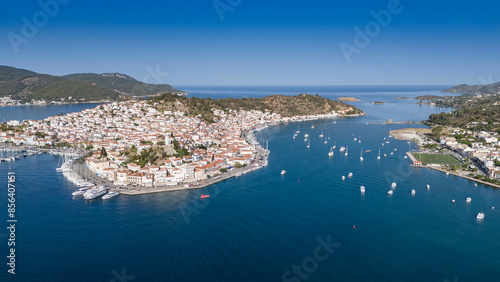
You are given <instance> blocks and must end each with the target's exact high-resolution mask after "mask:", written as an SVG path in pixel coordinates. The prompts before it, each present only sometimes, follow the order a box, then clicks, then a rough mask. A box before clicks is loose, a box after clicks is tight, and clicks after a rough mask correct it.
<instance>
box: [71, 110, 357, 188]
mask: <svg viewBox="0 0 500 282" xmlns="http://www.w3.org/2000/svg"><path fill="white" fill-rule="evenodd" d="M364 115H366V113H362V114H352V115H343V116H331V115H317V116H307V117H303V118H302V119H294V120H286V121H280V122H279V123H276V124H268V125H266V126H264V127H260V128H255V129H252V130H250V131H246V132H247V133H246V137H245V140H247V141H248V142H249V143H250V144H254V145H255V146H256V147H257V150H256V151H257V154H256V156H255V160H256V161H259V158H260V157H261V156H262V157H263V159H262V160H261V161H260V164H259V163H252V164H250V165H255V164H257V166H254V167H249V165H247V166H246V167H243V168H234V169H233V170H231V171H228V172H225V173H223V174H220V175H217V176H215V177H218V178H217V179H214V178H215V177H211V178H207V179H205V180H204V183H200V182H199V181H198V182H196V183H183V184H180V185H170V186H166V187H165V186H160V187H134V186H123V185H122V186H121V185H115V184H114V183H112V182H111V181H109V180H107V179H103V178H102V177H99V176H95V175H94V173H93V172H91V171H90V170H89V169H87V168H86V167H85V165H84V167H83V170H84V171H85V172H84V173H81V174H80V173H79V175H80V176H82V177H84V178H89V176H91V177H92V178H94V179H95V180H94V182H101V183H102V184H103V185H108V186H110V188H111V187H112V188H111V189H115V190H117V191H119V192H120V194H124V195H132V196H133V195H143V194H153V193H162V192H171V191H180V190H191V189H201V188H205V187H207V186H210V185H213V184H216V183H218V182H221V181H224V180H227V179H229V178H232V177H238V176H237V175H236V174H239V173H241V174H242V176H243V175H244V174H247V173H250V172H252V171H256V170H259V169H261V168H264V167H266V166H267V165H268V158H269V154H270V153H271V152H270V151H266V149H265V148H263V147H262V146H261V144H259V143H258V142H257V141H254V142H252V140H250V139H254V140H255V132H256V131H260V130H263V129H265V128H268V127H270V126H273V125H279V124H287V123H292V122H304V121H312V120H319V119H337V118H351V117H360V116H364ZM242 134H245V131H244V132H243V133H242ZM85 174H89V176H87V175H85ZM96 184H97V183H96ZM185 185H189V186H188V187H186V186H185ZM117 187H126V188H122V189H117ZM134 189H135V190H134Z"/></svg>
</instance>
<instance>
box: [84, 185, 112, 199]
mask: <svg viewBox="0 0 500 282" xmlns="http://www.w3.org/2000/svg"><path fill="white" fill-rule="evenodd" d="M106 193H107V191H106V189H104V187H99V188H97V189H90V190H89V191H87V192H85V194H83V197H84V198H85V200H92V199H95V198H98V197H100V196H102V195H104V194H106Z"/></svg>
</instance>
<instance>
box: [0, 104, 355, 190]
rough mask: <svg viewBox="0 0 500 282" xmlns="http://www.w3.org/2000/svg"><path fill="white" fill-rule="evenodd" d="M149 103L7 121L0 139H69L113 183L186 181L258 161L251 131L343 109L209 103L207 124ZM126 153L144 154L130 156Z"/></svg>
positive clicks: (48, 142) (40, 143) (32, 142)
mask: <svg viewBox="0 0 500 282" xmlns="http://www.w3.org/2000/svg"><path fill="white" fill-rule="evenodd" d="M155 106H156V103H153V104H151V103H148V102H147V101H145V100H142V101H126V102H114V103H109V104H103V105H100V106H98V107H96V108H93V109H85V110H83V111H80V112H76V113H70V114H66V115H59V116H52V117H49V118H46V119H44V120H39V121H36V120H25V121H22V122H21V121H9V122H8V123H7V124H8V126H15V127H17V128H22V132H21V131H14V130H7V131H2V132H0V142H12V143H14V144H15V145H27V146H37V147H46V148H47V147H52V146H54V145H56V143H57V144H69V145H70V146H72V147H74V148H79V149H85V150H89V151H91V152H92V153H90V154H88V156H87V157H86V158H85V164H86V167H87V169H88V170H90V171H92V173H95V174H96V175H98V176H100V177H102V178H105V179H106V180H108V181H110V182H112V183H113V184H114V185H117V186H118V185H124V186H125V185H133V186H138V187H157V186H170V185H179V184H185V185H189V183H193V182H198V183H199V182H200V181H203V180H205V179H207V178H211V177H214V176H216V175H219V174H221V173H224V172H226V171H228V170H230V169H232V168H233V167H236V168H240V167H245V166H247V165H249V164H251V163H252V162H257V161H259V160H256V159H255V158H256V157H257V151H258V149H259V143H258V142H257V141H256V140H255V139H254V137H253V134H252V133H251V132H252V131H253V130H259V129H262V128H265V127H267V126H269V125H273V124H278V123H283V122H292V121H300V120H307V119H318V118H331V117H336V116H339V115H341V116H342V115H345V113H346V112H348V111H349V110H350V109H344V110H339V111H332V112H330V113H328V114H324V115H315V116H296V117H281V116H280V115H279V114H276V113H271V112H269V111H265V112H262V111H255V110H252V111H243V110H239V111H236V110H225V111H223V110H218V109H212V112H213V114H214V116H215V117H216V118H215V119H214V120H215V122H214V123H207V122H205V121H203V120H202V119H201V118H200V117H196V116H186V115H185V113H184V112H181V111H163V112H159V111H158V110H157V109H156V107H155ZM260 149H262V148H260ZM132 154H134V155H137V156H146V155H147V156H148V157H147V158H140V159H137V158H136V160H135V161H130V159H131V158H130V157H129V156H131V155H132ZM254 165H255V166H257V165H258V164H254Z"/></svg>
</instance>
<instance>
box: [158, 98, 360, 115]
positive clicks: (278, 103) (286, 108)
mask: <svg viewBox="0 0 500 282" xmlns="http://www.w3.org/2000/svg"><path fill="white" fill-rule="evenodd" d="M150 103H157V107H158V109H159V110H171V111H182V112H186V113H187V114H190V115H201V116H202V117H203V118H204V119H205V120H207V121H212V120H213V117H214V115H213V113H212V111H211V109H213V108H215V109H223V110H225V109H231V110H247V111H250V110H260V111H266V110H268V111H271V112H273V113H278V114H280V115H281V116H283V117H292V116H304V115H317V114H327V113H330V112H332V111H344V112H345V114H363V112H362V111H361V110H360V109H358V108H356V107H354V106H352V105H349V104H346V103H343V102H339V101H334V100H330V99H327V98H323V97H321V96H319V95H308V94H300V95H296V96H285V95H271V96H266V97H263V98H242V99H239V98H226V99H217V100H212V99H210V98H205V99H202V98H196V97H190V98H187V97H181V96H178V95H173V94H171V93H165V94H163V95H161V96H158V97H155V98H153V99H151V101H150Z"/></svg>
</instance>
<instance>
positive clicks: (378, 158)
mask: <svg viewBox="0 0 500 282" xmlns="http://www.w3.org/2000/svg"><path fill="white" fill-rule="evenodd" d="M377 160H380V148H378V157H377Z"/></svg>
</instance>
